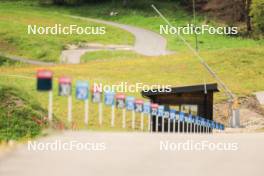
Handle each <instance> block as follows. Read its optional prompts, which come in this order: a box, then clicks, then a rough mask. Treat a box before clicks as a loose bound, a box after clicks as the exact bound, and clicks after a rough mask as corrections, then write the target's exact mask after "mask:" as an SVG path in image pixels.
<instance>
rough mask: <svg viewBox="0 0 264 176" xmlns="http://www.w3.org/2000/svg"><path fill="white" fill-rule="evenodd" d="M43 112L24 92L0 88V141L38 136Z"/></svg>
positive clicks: (4, 87) (6, 87) (5, 87)
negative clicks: (39, 121) (39, 122)
mask: <svg viewBox="0 0 264 176" xmlns="http://www.w3.org/2000/svg"><path fill="white" fill-rule="evenodd" d="M44 114H45V111H44V109H42V108H41V107H40V105H39V104H38V103H37V102H35V101H33V100H32V97H30V96H29V95H28V94H26V93H25V92H23V91H21V90H19V89H15V88H12V87H8V86H0V141H1V140H18V139H21V138H32V137H35V136H37V135H38V134H40V132H41V129H42V127H43V126H41V125H39V124H38V120H43V118H44Z"/></svg>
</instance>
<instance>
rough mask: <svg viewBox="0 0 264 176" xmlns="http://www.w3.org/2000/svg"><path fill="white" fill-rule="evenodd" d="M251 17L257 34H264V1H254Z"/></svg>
mask: <svg viewBox="0 0 264 176" xmlns="http://www.w3.org/2000/svg"><path fill="white" fill-rule="evenodd" d="M250 15H251V16H252V23H253V26H254V30H255V32H256V33H258V34H264V20H263V17H264V0H253V2H252V6H251V12H250Z"/></svg>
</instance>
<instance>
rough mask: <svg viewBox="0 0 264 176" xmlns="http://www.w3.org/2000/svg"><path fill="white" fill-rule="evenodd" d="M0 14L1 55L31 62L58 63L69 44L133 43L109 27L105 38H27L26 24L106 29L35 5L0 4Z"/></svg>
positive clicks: (89, 36) (33, 36) (21, 3)
mask: <svg viewBox="0 0 264 176" xmlns="http://www.w3.org/2000/svg"><path fill="white" fill-rule="evenodd" d="M0 14H1V16H0V52H1V51H2V52H7V53H9V54H14V55H19V56H23V57H26V58H31V59H38V60H45V61H58V59H59V56H60V52H61V50H62V49H63V48H64V46H65V45H66V44H68V43H78V42H91V43H93V42H97V43H103V44H112V43H114V44H131V43H133V40H134V39H133V36H132V35H131V34H129V33H127V32H125V31H123V30H120V29H117V28H114V27H110V26H107V29H106V33H107V34H106V35H56V36H54V35H28V34H27V25H29V24H32V25H34V24H35V25H40V26H54V25H55V24H62V25H64V26H68V25H71V24H76V25H78V26H82V27H86V26H105V25H99V24H95V23H92V22H87V21H82V20H77V19H72V18H70V17H65V16H63V14H62V13H60V12H58V11H57V10H56V9H53V10H52V9H47V8H43V7H40V6H38V5H37V4H35V3H32V4H31V3H28V2H27V3H25V2H0Z"/></svg>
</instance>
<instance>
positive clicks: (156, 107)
mask: <svg viewBox="0 0 264 176" xmlns="http://www.w3.org/2000/svg"><path fill="white" fill-rule="evenodd" d="M158 107H159V105H158V104H155V103H152V104H151V108H152V109H158Z"/></svg>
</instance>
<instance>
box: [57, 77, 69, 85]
mask: <svg viewBox="0 0 264 176" xmlns="http://www.w3.org/2000/svg"><path fill="white" fill-rule="evenodd" d="M59 83H60V84H71V78H69V77H60V79H59Z"/></svg>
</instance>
